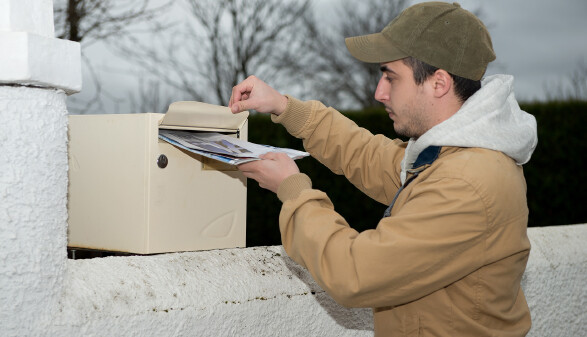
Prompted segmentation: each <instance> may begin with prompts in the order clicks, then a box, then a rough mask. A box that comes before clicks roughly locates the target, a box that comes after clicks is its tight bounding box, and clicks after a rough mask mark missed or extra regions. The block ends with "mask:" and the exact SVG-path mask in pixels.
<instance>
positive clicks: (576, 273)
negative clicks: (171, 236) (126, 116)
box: [46, 225, 587, 337]
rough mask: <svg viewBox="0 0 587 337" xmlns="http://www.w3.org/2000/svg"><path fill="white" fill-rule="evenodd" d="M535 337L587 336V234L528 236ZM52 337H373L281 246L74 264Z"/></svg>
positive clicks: (361, 314) (566, 231) (578, 228)
mask: <svg viewBox="0 0 587 337" xmlns="http://www.w3.org/2000/svg"><path fill="white" fill-rule="evenodd" d="M529 235H530V238H531V242H532V253H531V255H530V260H529V262H528V267H527V270H526V273H525V275H524V279H523V287H524V289H525V291H526V295H527V299H528V302H529V305H530V308H531V311H532V316H533V328H532V330H531V332H530V334H529V336H536V337H539V336H568V337H571V336H572V337H575V336H587V325H586V324H587V323H586V322H587V315H586V314H585V310H584V308H585V307H586V305H587V298H586V296H587V284H586V282H585V280H586V279H587V246H586V245H585V244H584V242H585V239H587V225H575V226H560V227H558V226H557V227H547V228H531V229H529ZM64 282H65V284H64V285H65V293H64V296H63V297H62V299H61V303H60V309H59V310H58V311H56V312H55V313H54V319H53V323H52V324H51V325H50V326H48V327H46V331H47V335H50V336H90V335H91V336H161V335H165V336H371V335H372V334H373V332H372V322H371V319H372V316H371V311H370V310H369V309H347V308H343V307H341V306H339V305H338V304H336V303H335V302H334V301H333V300H332V299H331V298H330V297H329V296H328V295H327V294H326V293H324V292H323V291H322V290H321V289H320V288H319V287H318V286H317V285H316V283H314V282H313V280H312V279H311V277H310V276H309V274H308V273H307V272H306V271H305V270H304V269H303V268H301V267H299V266H298V265H296V264H295V263H294V262H293V261H291V260H290V259H289V258H288V257H287V256H286V254H285V252H284V251H283V248H282V247H281V246H274V247H253V248H245V249H226V250H212V251H204V252H189V253H176V254H162V255H155V256H142V257H140V256H137V257H108V258H102V259H92V260H68V261H67V272H66V274H65V277H64Z"/></svg>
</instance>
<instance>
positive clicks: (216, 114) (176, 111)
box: [159, 101, 249, 131]
mask: <svg viewBox="0 0 587 337" xmlns="http://www.w3.org/2000/svg"><path fill="white" fill-rule="evenodd" d="M248 117H249V112H248V111H243V112H241V113H238V114H233V113H232V111H230V109H229V108H228V107H225V106H220V105H214V104H208V103H202V102H196V101H180V102H174V103H171V104H170V105H169V109H168V110H167V113H166V114H165V115H164V116H163V119H162V120H161V123H160V124H159V128H161V129H187V130H206V131H238V130H239V129H240V128H241V127H242V126H243V124H245V122H246V121H247V118H248Z"/></svg>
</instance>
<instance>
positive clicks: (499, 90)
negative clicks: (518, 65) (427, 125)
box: [401, 75, 538, 183]
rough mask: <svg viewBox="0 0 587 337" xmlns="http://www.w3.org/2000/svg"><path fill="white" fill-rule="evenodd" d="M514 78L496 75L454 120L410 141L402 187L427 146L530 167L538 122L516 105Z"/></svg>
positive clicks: (483, 85)
mask: <svg viewBox="0 0 587 337" xmlns="http://www.w3.org/2000/svg"><path fill="white" fill-rule="evenodd" d="M513 85H514V78H513V76H510V75H493V76H488V77H486V78H485V79H483V81H482V83H481V89H479V91H477V92H476V93H475V94H474V95H473V96H471V97H470V98H469V99H468V100H467V101H466V102H465V103H464V104H463V106H462V107H461V108H460V109H459V111H457V112H456V113H455V114H454V115H453V116H451V117H450V118H449V119H447V120H445V121H444V122H442V123H440V124H438V125H436V126H434V127H433V128H431V129H430V130H428V131H427V132H426V133H425V134H423V135H422V136H421V137H420V138H418V139H417V140H414V139H410V141H409V142H408V146H407V148H406V153H405V156H404V159H403V161H402V173H401V178H402V183H403V182H404V181H405V177H406V171H407V170H409V169H411V168H412V165H413V164H414V162H415V161H416V158H417V157H418V155H419V154H420V153H421V152H422V151H423V150H424V149H426V148H427V147H428V146H432V145H435V146H457V147H480V148H485V149H490V150H495V151H500V152H503V153H504V154H506V155H507V156H509V157H511V158H512V159H514V160H515V161H516V163H517V164H518V165H522V164H525V163H527V162H528V161H529V160H530V157H531V156H532V152H534V149H535V148H536V145H537V144H538V136H537V130H536V119H535V118H534V116H532V115H530V114H528V113H526V112H525V111H523V110H522V109H520V106H519V105H518V102H517V101H516V98H515V96H514V92H513Z"/></svg>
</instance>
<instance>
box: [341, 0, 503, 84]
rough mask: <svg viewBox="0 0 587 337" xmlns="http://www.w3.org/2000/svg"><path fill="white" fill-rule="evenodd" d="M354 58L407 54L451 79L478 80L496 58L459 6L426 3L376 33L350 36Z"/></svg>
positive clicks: (478, 25)
mask: <svg viewBox="0 0 587 337" xmlns="http://www.w3.org/2000/svg"><path fill="white" fill-rule="evenodd" d="M345 43H346V46H347V48H348V50H349V51H350V53H351V55H353V56H354V57H355V58H356V59H358V60H360V61H363V62H367V63H385V62H391V61H395V60H399V59H402V58H405V57H408V56H411V57H414V58H416V59H418V60H420V61H422V62H425V63H428V64H429V65H432V66H434V67H437V68H440V69H444V70H446V71H448V72H449V73H451V74H453V75H457V76H460V77H464V78H468V79H472V80H480V79H481V78H482V77H483V74H485V70H486V69H487V65H488V64H489V62H491V61H493V60H495V52H494V51H493V45H492V43H491V36H490V35H489V32H488V31H487V28H486V27H485V25H484V24H483V22H481V20H479V19H478V18H477V17H476V16H475V15H473V14H472V13H470V12H469V11H467V10H465V9H463V8H461V5H460V4H459V3H457V2H454V3H452V4H451V3H447V2H424V3H419V4H416V5H413V6H410V7H408V8H407V9H405V10H404V11H403V12H401V13H400V15H398V16H397V17H396V18H395V19H393V21H391V22H390V23H389V24H388V25H387V26H386V27H385V28H383V30H382V31H381V32H380V33H375V34H369V35H362V36H356V37H349V38H346V39H345Z"/></svg>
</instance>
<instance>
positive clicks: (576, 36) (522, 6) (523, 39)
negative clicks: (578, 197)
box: [316, 0, 587, 101]
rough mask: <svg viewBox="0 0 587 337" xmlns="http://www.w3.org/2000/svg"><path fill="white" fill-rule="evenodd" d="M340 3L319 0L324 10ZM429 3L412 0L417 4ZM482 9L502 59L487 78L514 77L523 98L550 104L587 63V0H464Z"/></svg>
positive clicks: (471, 7) (467, 6)
mask: <svg viewBox="0 0 587 337" xmlns="http://www.w3.org/2000/svg"><path fill="white" fill-rule="evenodd" d="M338 2H339V1H338V0H316V4H317V7H318V9H319V10H320V9H321V8H326V7H327V6H332V5H335V4H337V3H338ZM420 2H424V1H412V2H411V3H412V4H415V3H420ZM458 2H459V3H460V4H461V6H462V7H463V8H465V9H467V10H470V11H475V10H477V9H481V10H482V13H483V21H484V22H485V23H486V25H487V26H488V27H489V32H490V33H491V37H492V40H493V48H494V50H495V53H496V54H497V60H496V61H494V62H493V63H492V65H490V68H489V70H488V72H487V74H495V73H507V74H512V75H514V83H515V90H516V97H517V98H518V100H525V101H529V100H544V99H545V98H546V97H545V96H546V95H547V93H546V91H545V90H544V88H545V87H548V88H552V87H553V86H557V83H560V82H561V81H563V79H564V78H568V77H569V76H570V74H571V73H572V72H573V70H575V69H577V68H578V65H579V63H580V62H584V64H587V0H489V1H488V0H461V1H458Z"/></svg>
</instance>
